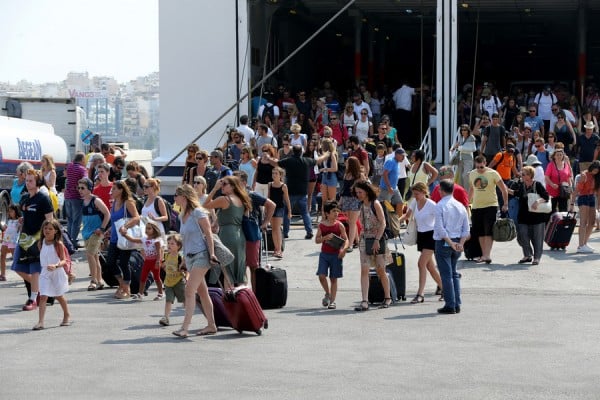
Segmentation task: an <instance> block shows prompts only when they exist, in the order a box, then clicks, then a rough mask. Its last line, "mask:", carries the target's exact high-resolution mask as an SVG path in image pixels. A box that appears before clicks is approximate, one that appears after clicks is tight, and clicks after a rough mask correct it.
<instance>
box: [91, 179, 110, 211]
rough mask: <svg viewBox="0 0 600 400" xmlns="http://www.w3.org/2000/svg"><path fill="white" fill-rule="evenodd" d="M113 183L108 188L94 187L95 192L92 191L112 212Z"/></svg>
mask: <svg viewBox="0 0 600 400" xmlns="http://www.w3.org/2000/svg"><path fill="white" fill-rule="evenodd" d="M112 186H113V184H112V182H111V183H110V185H108V186H102V185H100V184H98V185H96V186H95V187H94V190H92V194H94V195H96V196H98V197H99V198H100V200H102V202H103V203H104V205H105V206H106V208H108V209H109V210H110V203H111V201H110V189H112Z"/></svg>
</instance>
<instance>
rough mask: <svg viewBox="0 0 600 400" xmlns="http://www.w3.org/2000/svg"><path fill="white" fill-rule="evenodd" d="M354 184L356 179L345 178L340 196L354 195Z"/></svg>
mask: <svg viewBox="0 0 600 400" xmlns="http://www.w3.org/2000/svg"><path fill="white" fill-rule="evenodd" d="M352 185H354V179H345V178H344V184H343V185H342V192H341V193H340V196H343V197H351V196H353V195H352Z"/></svg>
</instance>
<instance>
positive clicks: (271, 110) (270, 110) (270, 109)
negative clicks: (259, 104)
mask: <svg viewBox="0 0 600 400" xmlns="http://www.w3.org/2000/svg"><path fill="white" fill-rule="evenodd" d="M267 115H269V117H271V121H273V118H275V104H273V103H267V104H265V107H264V108H263V112H262V120H263V121H264V120H265V117H266V116H267Z"/></svg>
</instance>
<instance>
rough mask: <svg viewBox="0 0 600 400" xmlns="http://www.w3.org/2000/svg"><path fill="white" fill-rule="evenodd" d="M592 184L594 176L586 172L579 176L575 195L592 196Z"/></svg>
mask: <svg viewBox="0 0 600 400" xmlns="http://www.w3.org/2000/svg"><path fill="white" fill-rule="evenodd" d="M594 184H595V182H594V176H593V175H592V174H589V173H588V172H585V173H583V174H581V176H580V177H579V180H578V181H577V186H576V188H577V194H578V195H579V196H584V195H587V194H594V192H595V190H594Z"/></svg>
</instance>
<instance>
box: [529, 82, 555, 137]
mask: <svg viewBox="0 0 600 400" xmlns="http://www.w3.org/2000/svg"><path fill="white" fill-rule="evenodd" d="M551 89H552V88H551V87H550V86H546V87H544V90H543V91H541V92H540V93H538V94H537V95H536V96H535V98H534V99H533V102H534V103H535V104H536V106H537V109H538V115H539V116H540V117H541V118H542V120H543V121H544V129H545V131H546V132H550V131H551V130H552V129H550V119H551V118H552V108H553V106H552V105H553V104H556V103H557V102H558V99H557V98H556V96H555V95H554V93H552V91H551Z"/></svg>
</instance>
